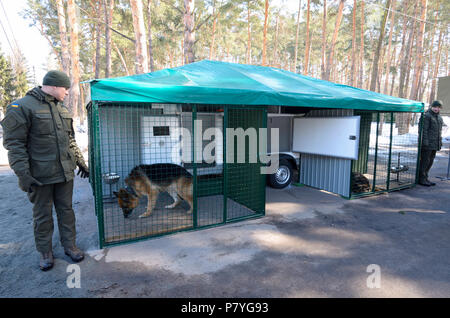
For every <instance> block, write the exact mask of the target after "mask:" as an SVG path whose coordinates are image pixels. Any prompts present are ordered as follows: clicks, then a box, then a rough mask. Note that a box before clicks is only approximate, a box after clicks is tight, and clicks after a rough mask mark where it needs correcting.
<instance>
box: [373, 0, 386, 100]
mask: <svg viewBox="0 0 450 318" xmlns="http://www.w3.org/2000/svg"><path fill="white" fill-rule="evenodd" d="M386 8H388V9H390V8H391V0H387V4H386ZM388 13H389V11H388V10H386V11H385V12H384V15H383V19H382V21H381V27H380V37H379V38H378V43H377V48H376V51H375V56H374V59H373V65H372V77H371V79H370V88H369V89H370V90H371V91H374V92H375V91H376V85H377V80H378V63H379V61H380V53H381V48H382V46H383V38H384V31H385V28H386V21H387V16H388Z"/></svg>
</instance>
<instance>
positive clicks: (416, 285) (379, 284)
mask: <svg viewBox="0 0 450 318" xmlns="http://www.w3.org/2000/svg"><path fill="white" fill-rule="evenodd" d="M447 162H448V152H447V153H444V152H441V153H439V156H438V157H437V160H436V162H435V165H434V166H433V169H432V171H431V176H432V178H431V179H432V180H433V181H435V182H436V183H437V185H436V186H435V187H422V186H417V187H414V188H411V189H406V190H402V191H398V192H393V193H389V194H383V195H378V196H374V197H370V198H362V199H357V200H345V199H342V198H340V197H338V196H335V195H332V194H329V193H326V192H322V191H319V190H316V189H311V188H308V187H293V186H291V187H289V188H287V189H284V190H274V189H270V188H267V205H266V211H267V212H266V213H267V215H266V216H265V217H264V218H260V219H256V220H250V221H244V222H240V223H234V224H229V225H226V226H221V227H216V228H212V229H207V230H202V231H195V232H183V233H177V234H175V235H169V236H163V237H160V238H157V239H151V240H146V241H141V242H138V243H134V244H127V245H120V246H114V247H110V248H105V249H103V250H99V249H98V233H97V223H96V218H95V213H94V204H93V197H92V192H91V189H90V185H89V183H88V182H87V181H86V180H81V179H79V178H77V179H76V181H75V191H74V200H73V207H74V210H75V213H76V216H77V231H78V239H77V241H78V245H79V247H81V248H82V249H84V250H85V251H87V256H86V259H85V260H84V261H83V262H81V263H79V269H80V272H79V273H80V276H79V278H80V279H79V282H80V286H79V287H80V288H69V287H68V286H69V285H70V284H69V285H68V284H67V283H68V281H69V282H70V281H72V282H73V280H71V279H72V278H73V276H71V275H72V274H73V273H75V272H73V269H72V268H71V267H70V266H69V265H71V264H72V262H71V261H70V259H69V258H68V257H67V256H65V255H64V252H63V250H62V248H61V246H60V244H59V234H58V229H57V226H56V224H57V223H56V219H55V234H54V240H53V246H54V254H55V258H56V260H55V266H54V268H53V269H52V270H50V271H48V272H42V271H40V270H39V267H38V262H39V255H38V253H37V252H36V250H35V247H34V239H33V228H32V227H33V225H32V224H33V223H32V212H31V204H30V203H29V202H28V199H27V197H26V195H25V193H23V192H21V191H20V190H19V189H18V187H17V178H16V177H15V176H14V175H13V173H12V171H11V170H10V169H9V167H0V215H1V217H0V233H1V236H0V297H450V181H449V180H441V179H438V178H436V177H437V176H445V174H446V171H447ZM378 274H379V275H378ZM72 287H73V286H72ZM76 287H77V286H76Z"/></svg>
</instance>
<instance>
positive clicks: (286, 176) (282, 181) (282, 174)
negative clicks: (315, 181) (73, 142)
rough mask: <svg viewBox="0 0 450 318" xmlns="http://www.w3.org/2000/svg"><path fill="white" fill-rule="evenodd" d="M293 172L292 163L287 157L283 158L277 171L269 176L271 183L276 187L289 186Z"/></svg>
mask: <svg viewBox="0 0 450 318" xmlns="http://www.w3.org/2000/svg"><path fill="white" fill-rule="evenodd" d="M292 173H293V170H292V165H291V163H290V162H289V161H287V160H286V159H281V160H280V163H279V165H278V169H277V171H276V172H275V173H274V174H271V175H270V176H269V185H270V186H271V187H272V188H275V189H283V188H285V187H287V186H288V185H289V184H291V181H292Z"/></svg>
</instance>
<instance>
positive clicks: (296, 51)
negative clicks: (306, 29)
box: [293, 0, 326, 73]
mask: <svg viewBox="0 0 450 318" xmlns="http://www.w3.org/2000/svg"><path fill="white" fill-rule="evenodd" d="M325 2H326V0H325ZM301 11H302V0H299V1H298V13H297V32H296V33H295V53H294V70H293V71H294V72H295V73H297V59H298V32H299V30H300V14H301Z"/></svg>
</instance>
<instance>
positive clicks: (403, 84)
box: [398, 3, 417, 98]
mask: <svg viewBox="0 0 450 318" xmlns="http://www.w3.org/2000/svg"><path fill="white" fill-rule="evenodd" d="M405 12H407V8H406V7H405ZM416 12H417V3H416V4H415V6H414V16H416ZM405 20H406V16H405ZM412 24H413V25H412V27H411V28H410V29H409V32H408V43H407V44H406V47H405V48H404V55H403V59H402V62H401V65H400V80H399V88H398V96H399V97H401V98H404V97H405V96H407V92H406V90H407V87H408V81H409V71H410V68H409V67H408V66H409V65H411V64H409V63H410V60H411V50H412V44H413V39H414V35H415V29H416V27H415V26H416V20H413V22H412ZM405 26H406V25H405ZM404 36H406V33H404ZM402 43H403V44H404V42H403V41H402ZM402 50H403V46H402Z"/></svg>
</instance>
